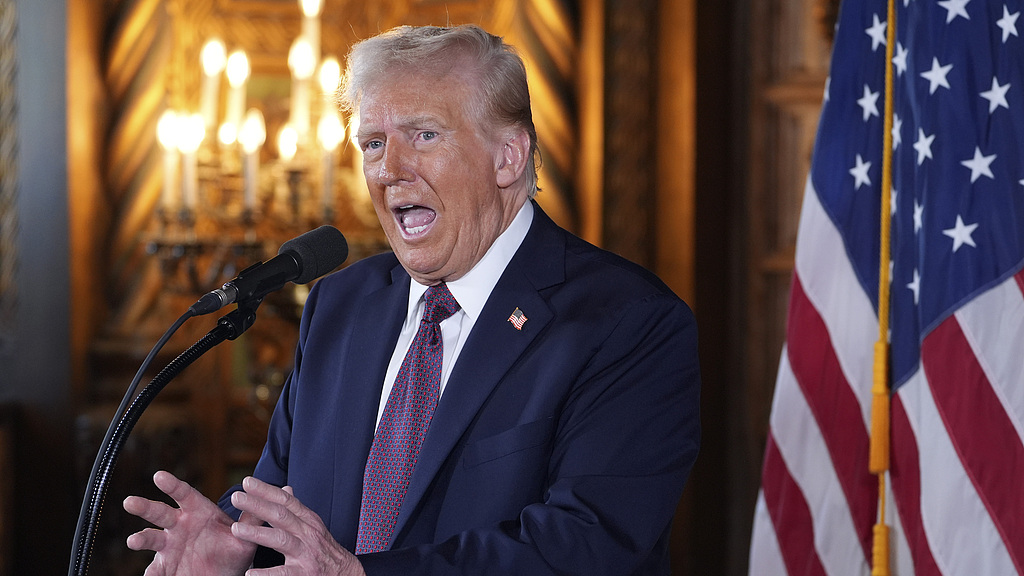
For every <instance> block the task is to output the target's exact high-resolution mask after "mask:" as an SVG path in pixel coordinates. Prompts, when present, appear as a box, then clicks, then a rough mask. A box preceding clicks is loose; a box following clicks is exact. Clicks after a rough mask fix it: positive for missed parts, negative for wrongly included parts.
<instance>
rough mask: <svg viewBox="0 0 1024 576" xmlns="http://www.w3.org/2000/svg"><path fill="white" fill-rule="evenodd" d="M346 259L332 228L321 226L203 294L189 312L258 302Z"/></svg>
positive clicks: (341, 238) (337, 233)
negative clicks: (251, 301)
mask: <svg viewBox="0 0 1024 576" xmlns="http://www.w3.org/2000/svg"><path fill="white" fill-rule="evenodd" d="M346 258H348V243H347V242H345V237H344V236H342V234H341V232H340V231H339V230H338V229H337V228H335V227H333V226H321V227H319V228H316V229H315V230H310V231H309V232H306V233H305V234H302V235H300V236H297V237H295V238H292V239H291V240H289V241H287V242H285V243H284V244H282V245H281V249H280V250H278V251H277V256H274V257H273V258H271V259H270V260H267V261H266V262H257V263H256V264H253V265H252V266H250V267H248V268H246V269H245V270H242V271H241V272H239V274H238V276H237V277H235V279H234V280H230V281H228V282H226V283H225V284H224V285H223V286H222V287H220V288H218V289H216V290H212V291H210V292H207V293H206V295H204V296H203V297H202V298H200V299H199V300H197V301H196V303H195V304H193V305H192V306H191V307H190V308H189V310H191V311H192V312H193V315H195V316H201V315H203V314H209V313H211V312H215V311H217V310H220V309H221V308H223V307H224V306H227V305H228V304H231V303H234V302H246V301H249V300H254V299H260V298H263V297H264V296H266V295H267V294H269V293H271V292H274V291H275V290H280V289H281V288H283V287H284V285H285V284H287V283H288V282H295V283H296V284H306V283H308V282H310V281H311V280H313V279H315V278H318V277H320V276H323V275H324V274H326V273H328V272H330V271H331V270H334V269H335V268H337V267H338V266H340V265H341V264H342V263H343V262H344V261H345V259H346Z"/></svg>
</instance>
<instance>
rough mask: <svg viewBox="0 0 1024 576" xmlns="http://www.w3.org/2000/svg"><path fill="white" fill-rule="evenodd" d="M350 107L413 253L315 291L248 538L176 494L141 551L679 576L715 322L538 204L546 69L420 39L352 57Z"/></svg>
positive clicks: (383, 215) (396, 38)
mask: <svg viewBox="0 0 1024 576" xmlns="http://www.w3.org/2000/svg"><path fill="white" fill-rule="evenodd" d="M342 97H343V99H344V100H345V102H346V103H347V105H349V106H351V108H352V110H353V111H357V112H358V115H359V120H360V121H359V130H358V142H359V146H360V147H361V148H362V150H363V155H364V160H363V172H364V175H365V177H366V181H367V184H368V187H369V190H370V193H371V196H372V198H373V203H374V207H375V208H376V211H377V216H378V217H379V219H380V222H381V225H382V226H383V228H384V231H385V233H386V234H387V237H388V239H389V241H390V243H391V246H392V248H393V251H394V253H393V254H386V255H379V256H376V257H372V258H368V259H365V260H362V261H360V262H356V263H354V264H352V265H351V266H349V267H348V268H346V269H345V270H343V271H341V272H338V273H336V274H333V275H331V276H329V277H327V278H324V279H323V280H321V281H320V282H319V283H318V284H317V285H316V286H315V287H314V288H313V290H312V291H311V293H310V296H309V299H308V301H307V303H306V307H305V311H304V313H303V319H302V324H301V327H300V335H299V343H298V347H297V352H296V362H295V367H294V371H293V373H292V374H291V376H290V378H289V380H288V382H287V384H286V386H285V389H284V391H283V393H282V397H281V399H280V402H279V404H278V407H277V409H276V411H275V414H274V418H273V420H272V422H271V425H270V432H269V438H268V441H267V445H266V448H265V449H264V452H263V456H262V458H261V459H260V462H259V464H258V465H257V467H256V470H255V472H254V474H253V476H254V477H253V478H247V479H246V480H245V481H244V482H243V483H242V485H241V486H240V487H236V488H235V489H234V490H232V491H231V492H229V493H228V494H227V495H225V497H224V498H223V499H222V500H221V508H223V510H225V511H227V513H228V514H225V513H224V512H222V511H221V508H218V507H217V506H216V505H214V504H213V503H212V502H210V501H208V500H206V499H205V498H203V497H202V496H201V495H199V494H198V492H196V491H195V490H194V489H192V488H191V487H189V486H188V485H187V484H185V483H183V482H180V481H179V480H177V479H175V478H174V477H173V476H171V475H170V474H167V473H166V472H160V473H158V474H157V475H156V477H155V481H156V483H157V485H158V486H159V487H160V488H161V489H162V490H163V491H164V492H166V493H167V494H168V495H170V496H171V497H172V498H173V499H174V500H175V501H176V502H177V503H178V505H179V508H172V507H170V506H167V505H164V504H160V503H155V502H151V501H148V500H144V499H141V498H136V497H130V498H129V499H127V500H126V501H125V508H126V509H127V510H128V511H129V512H132V513H134V514H137V515H139V516H141V517H143V518H145V519H147V520H149V521H150V522H152V523H154V524H156V525H157V526H159V527H160V528H161V530H157V529H147V530H145V531H143V532H140V533H137V534H134V535H132V536H131V537H129V539H128V545H129V546H130V547H131V548H133V549H137V550H141V549H146V550H153V551H155V552H156V556H155V557H154V560H153V563H152V565H151V566H150V569H149V570H148V571H147V572H146V574H147V575H148V576H154V575H169V574H200V573H202V574H239V573H242V572H243V571H244V570H245V569H246V568H247V567H249V566H250V563H251V562H252V561H253V557H254V554H255V553H256V550H257V547H260V549H261V550H269V549H272V550H275V551H276V552H277V553H279V554H280V556H283V562H284V564H283V566H281V567H278V568H269V569H267V570H266V571H263V570H259V569H257V570H254V571H251V572H250V574H266V575H271V574H275V575H283V574H318V575H319V574H332V575H335V574H346V575H347V574H353V575H359V574H370V575H373V574H488V575H491V574H509V575H531V576H533V575H541V574H586V575H593V574H623V575H625V574H667V573H669V565H668V530H669V524H670V522H671V519H672V516H673V512H674V510H675V506H676V503H677V502H678V499H679V497H680V494H681V492H682V487H683V484H684V482H685V480H686V478H687V476H688V474H689V471H690V469H691V467H692V465H693V462H694V460H695V458H696V455H697V449H698V444H699V423H698V389H699V371H698V364H697V355H696V354H697V352H696V351H697V347H696V327H695V323H694V320H693V316H692V314H691V313H690V311H689V309H688V308H687V307H686V305H685V304H684V303H683V302H682V301H681V300H679V298H678V297H676V296H675V295H674V294H672V292H671V291H670V290H669V289H668V288H667V287H665V286H664V284H663V283H661V282H660V281H659V280H658V279H657V278H656V277H654V276H653V275H652V274H650V273H649V272H647V271H645V270H643V269H642V268H640V267H638V266H635V265H633V264H630V263H629V262H627V261H625V260H623V259H621V258H618V257H616V256H614V255H612V254H610V253H607V252H604V251H601V250H599V249H597V248H595V247H593V246H591V245H589V244H587V243H585V242H583V241H582V240H580V239H578V238H576V237H574V236H572V235H571V234H569V233H567V232H566V231H564V230H562V229H561V228H559V227H557V226H556V225H555V224H554V223H553V222H552V221H551V220H550V219H549V218H548V217H547V216H546V215H545V214H544V213H543V211H541V209H540V208H539V206H537V205H536V204H535V203H534V202H533V201H532V196H533V195H534V193H535V192H536V170H535V165H534V157H535V152H536V132H535V130H534V127H533V120H532V116H531V114H530V104H529V92H528V89H527V85H526V74H525V69H524V67H523V64H522V61H521V60H520V59H519V57H518V56H516V55H515V54H514V52H513V51H512V50H511V48H509V47H508V46H507V45H505V44H504V43H503V42H502V41H501V39H500V38H497V37H494V36H491V35H490V34H487V33H486V32H484V31H483V30H481V29H480V28H478V27H475V26H460V27H454V28H434V27H424V28H410V27H401V28H398V29H395V30H392V31H390V32H387V33H385V34H383V35H381V36H378V37H375V38H372V39H370V40H367V41H364V42H362V43H360V44H358V45H356V46H355V47H354V48H353V50H352V52H351V54H350V57H349V65H348V71H347V73H346V84H345V86H344V87H343V90H342ZM421 318H422V319H421ZM413 359H415V361H413ZM424 390H425V391H424ZM229 514H230V516H229ZM232 517H237V518H239V520H238V521H237V522H236V521H233V520H232ZM350 551H354V552H355V553H356V554H355V555H354V554H352V553H351V552H350ZM259 556H260V557H262V554H260V555H259ZM257 562H259V560H258V561H257Z"/></svg>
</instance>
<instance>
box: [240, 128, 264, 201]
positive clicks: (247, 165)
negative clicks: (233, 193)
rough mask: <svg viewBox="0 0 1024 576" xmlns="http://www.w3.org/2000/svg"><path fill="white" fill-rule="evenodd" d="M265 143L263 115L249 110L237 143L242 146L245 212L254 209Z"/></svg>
mask: <svg viewBox="0 0 1024 576" xmlns="http://www.w3.org/2000/svg"><path fill="white" fill-rule="evenodd" d="M266 141H267V125H266V123H265V122H264V121H263V114H262V113H261V112H260V111H259V110H257V109H255V108H250V109H249V111H248V112H246V114H245V120H244V121H243V122H242V127H241V128H240V129H239V130H238V143H239V144H241V145H242V153H243V155H244V163H243V164H242V182H243V185H244V192H243V202H244V207H245V209H246V210H249V211H251V210H252V209H253V208H255V207H256V186H257V184H258V183H259V167H260V148H261V147H262V146H263V143H264V142H266Z"/></svg>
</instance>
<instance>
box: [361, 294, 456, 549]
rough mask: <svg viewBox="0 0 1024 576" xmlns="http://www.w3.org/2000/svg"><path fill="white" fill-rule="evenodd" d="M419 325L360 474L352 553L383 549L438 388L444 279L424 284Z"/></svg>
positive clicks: (447, 307)
mask: <svg viewBox="0 0 1024 576" xmlns="http://www.w3.org/2000/svg"><path fill="white" fill-rule="evenodd" d="M424 298H425V299H426V306H425V308H424V310H423V319H422V320H421V321H420V327H419V330H417V331H416V336H414V337H413V339H412V345H411V346H410V347H409V352H408V353H406V355H405V360H403V361H402V366H401V368H399V369H398V377H397V378H395V385H394V387H393V388H392V389H391V394H390V395H389V396H388V401H387V404H386V405H385V407H384V415H383V416H382V417H381V420H380V424H379V425H378V426H377V434H376V435H375V436H374V437H373V445H372V446H371V447H370V456H369V458H368V459H367V461H366V471H365V472H364V474H363V501H362V506H361V507H360V510H359V534H358V536H357V537H356V550H355V553H356V554H364V553H367V552H378V551H380V550H385V549H387V546H388V541H389V540H390V539H391V535H392V533H393V532H394V530H395V521H396V520H397V519H398V509H399V508H400V507H401V505H402V500H404V499H405V493H406V490H408V488H409V478H411V477H412V471H413V469H414V468H415V467H416V459H417V456H418V455H419V451H420V445H421V444H423V438H424V436H426V434H427V426H428V425H429V424H430V417H431V415H433V413H434V408H435V407H436V406H437V398H438V394H439V391H440V388H441V358H442V350H441V327H440V326H439V323H440V322H441V321H442V320H444V319H445V318H448V317H449V316H451V315H452V314H454V313H456V312H458V310H459V303H458V302H456V301H455V298H453V297H452V293H451V292H449V291H448V286H446V285H445V284H444V283H441V284H438V285H437V286H431V287H430V288H427V292H426V294H424Z"/></svg>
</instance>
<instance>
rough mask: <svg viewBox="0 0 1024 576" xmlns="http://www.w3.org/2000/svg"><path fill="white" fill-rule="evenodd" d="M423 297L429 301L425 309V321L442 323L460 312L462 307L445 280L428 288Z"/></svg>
mask: <svg viewBox="0 0 1024 576" xmlns="http://www.w3.org/2000/svg"><path fill="white" fill-rule="evenodd" d="M423 298H424V299H425V300H426V302H427V305H426V307H425V308H424V309H423V321H424V322H433V323H435V324H436V323H440V322H441V321H442V320H444V319H446V318H448V317H449V316H451V315H452V314H455V313H456V312H458V311H459V308H461V306H459V303H458V302H456V301H455V297H454V296H452V293H451V291H449V290H448V285H447V284H445V283H444V282H441V283H440V284H438V285H436V286H431V287H430V288H427V292H426V294H424V295H423Z"/></svg>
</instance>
